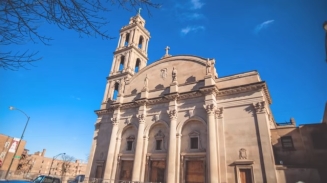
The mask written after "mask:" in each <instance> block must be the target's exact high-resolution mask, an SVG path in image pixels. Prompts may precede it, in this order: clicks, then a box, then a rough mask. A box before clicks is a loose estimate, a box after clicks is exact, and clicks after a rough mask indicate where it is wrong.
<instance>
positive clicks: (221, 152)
mask: <svg viewBox="0 0 327 183" xmlns="http://www.w3.org/2000/svg"><path fill="white" fill-rule="evenodd" d="M223 114H224V108H223V107H220V108H217V110H216V111H215V118H216V129H217V149H218V170H219V181H220V183H227V165H226V145H225V124H224V118H223V116H224V115H223Z"/></svg>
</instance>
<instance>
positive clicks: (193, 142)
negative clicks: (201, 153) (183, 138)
mask: <svg viewBox="0 0 327 183" xmlns="http://www.w3.org/2000/svg"><path fill="white" fill-rule="evenodd" d="M189 137H190V149H200V139H199V138H200V133H199V132H197V131H193V132H192V133H190V134H189Z"/></svg>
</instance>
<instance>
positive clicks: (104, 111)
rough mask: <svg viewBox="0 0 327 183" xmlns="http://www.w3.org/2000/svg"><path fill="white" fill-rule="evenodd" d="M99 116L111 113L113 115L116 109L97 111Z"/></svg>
mask: <svg viewBox="0 0 327 183" xmlns="http://www.w3.org/2000/svg"><path fill="white" fill-rule="evenodd" d="M94 112H95V113H96V114H97V115H102V114H109V113H113V112H114V109H113V108H109V109H101V110H96V111H94Z"/></svg>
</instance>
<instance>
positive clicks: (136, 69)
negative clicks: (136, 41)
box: [134, 58, 141, 73]
mask: <svg viewBox="0 0 327 183" xmlns="http://www.w3.org/2000/svg"><path fill="white" fill-rule="evenodd" d="M140 62H141V61H140V59H139V58H138V59H136V63H135V69H134V72H135V73H137V72H139V68H140Z"/></svg>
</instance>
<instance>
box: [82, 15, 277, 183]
mask: <svg viewBox="0 0 327 183" xmlns="http://www.w3.org/2000/svg"><path fill="white" fill-rule="evenodd" d="M144 25H145V21H144V19H143V18H142V17H141V16H140V15H139V14H137V15H136V16H134V17H132V18H131V20H130V22H129V24H128V25H127V26H124V27H123V28H122V29H121V30H120V40H119V43H118V47H117V49H116V51H115V52H114V60H113V65H112V68H111V72H110V74H109V76H108V77H107V85H106V89H105V93H104V98H103V101H102V104H101V108H100V109H99V110H97V111H96V114H97V115H98V119H97V120H96V123H95V131H94V137H93V142H92V147H91V151H90V158H89V163H88V167H87V170H86V176H87V177H90V178H99V179H104V182H112V181H113V180H128V181H137V182H169V183H171V182H191V181H193V182H217V183H218V182H219V183H227V182H228V183H233V182H238V183H249V182H251V183H253V182H256V183H263V182H269V183H276V182H278V181H277V172H276V165H275V160H274V154H273V148H272V145H271V131H270V130H271V129H275V128H276V124H275V122H274V120H273V117H272V113H271V110H270V107H269V105H270V104H271V98H270V95H269V91H268V88H267V85H266V83H265V82H264V81H262V80H261V78H260V76H259V74H258V72H256V71H251V72H245V73H240V74H235V75H232V76H226V77H218V74H217V72H216V69H215V67H214V64H215V60H214V59H208V58H202V57H197V56H186V55H180V56H171V55H169V53H168V51H169V47H167V48H166V54H165V55H164V56H163V57H162V58H161V59H159V60H158V61H156V62H154V63H152V64H150V65H146V64H147V60H148V58H147V47H148V41H149V39H150V34H149V32H148V31H147V30H146V29H145V27H144Z"/></svg>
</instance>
